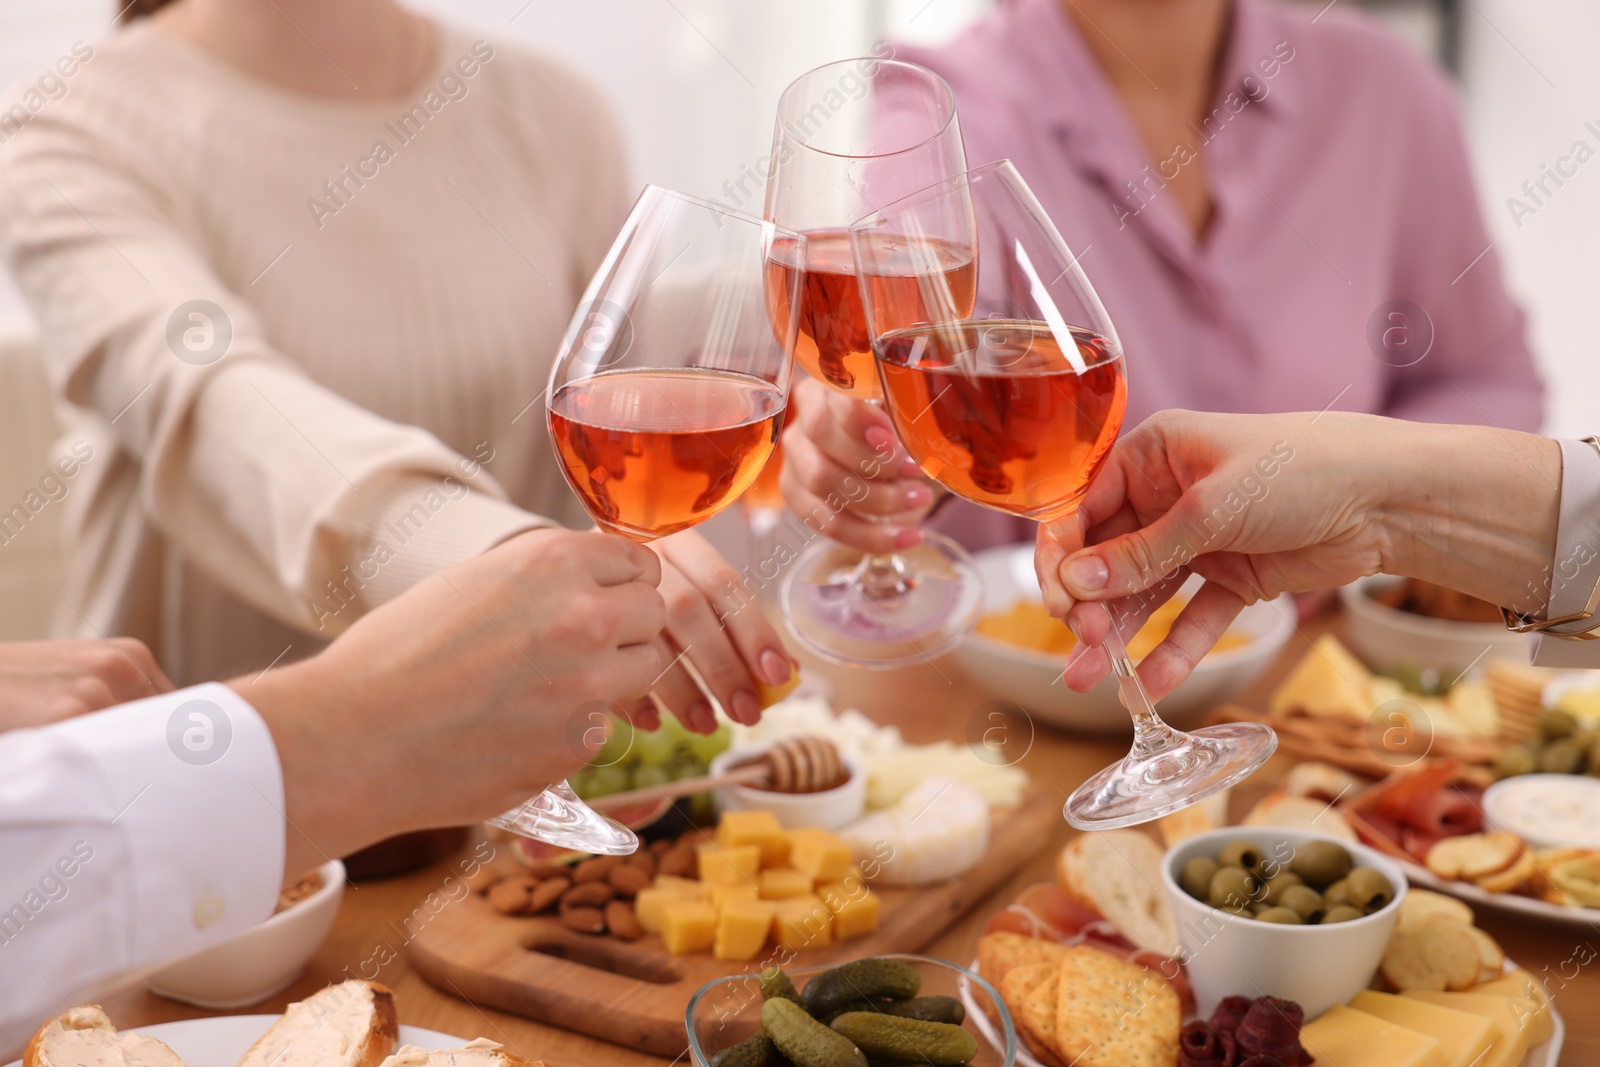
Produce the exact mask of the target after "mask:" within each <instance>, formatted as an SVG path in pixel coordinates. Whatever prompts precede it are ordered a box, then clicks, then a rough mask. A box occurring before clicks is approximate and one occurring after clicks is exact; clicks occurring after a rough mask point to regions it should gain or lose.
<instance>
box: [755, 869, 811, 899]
mask: <svg viewBox="0 0 1600 1067" xmlns="http://www.w3.org/2000/svg"><path fill="white" fill-rule="evenodd" d="M757 884H758V885H759V886H760V887H761V899H762V900H788V899H789V898H790V897H806V896H810V895H811V879H810V878H808V877H807V876H806V875H804V874H801V873H800V872H799V871H797V870H795V869H794V868H793V867H779V868H776V869H775V870H770V871H762V872H761V878H760V880H759V881H758V882H757Z"/></svg>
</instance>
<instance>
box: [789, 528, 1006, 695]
mask: <svg viewBox="0 0 1600 1067" xmlns="http://www.w3.org/2000/svg"><path fill="white" fill-rule="evenodd" d="M865 555H866V554H865V553H863V552H861V551H859V550H857V549H854V548H849V547H847V546H845V545H841V544H839V543H838V542H836V541H827V540H821V541H818V542H817V543H815V544H813V545H812V546H810V547H809V548H807V549H806V550H805V551H804V552H802V553H800V555H799V557H798V558H797V559H796V560H795V561H794V564H793V566H791V567H790V569H789V573H788V574H787V575H786V576H785V577H784V580H783V586H782V589H781V590H780V594H779V595H780V599H781V604H782V608H783V617H784V618H785V619H786V620H787V621H788V623H789V629H790V632H792V633H793V634H794V636H795V639H796V640H798V641H799V642H800V643H801V644H802V645H804V646H805V647H806V648H807V649H809V650H810V651H812V652H813V653H815V654H816V655H818V656H820V657H822V658H823V659H825V660H828V661H830V662H833V663H843V664H848V665H851V666H856V667H873V668H884V669H886V668H890V667H903V666H906V665H907V664H911V663H917V662H919V661H923V660H930V659H933V658H935V657H937V656H942V655H944V654H945V653H946V652H949V651H950V650H951V649H953V648H955V647H956V646H957V645H959V644H960V643H961V642H962V641H963V640H964V639H965V638H966V636H967V634H968V633H970V632H971V630H972V628H973V626H975V625H976V624H977V621H978V613H979V611H980V609H981V608H982V606H983V577H982V575H980V574H979V573H978V567H977V564H976V563H974V562H973V559H972V557H971V556H970V555H968V554H967V550H966V549H964V548H962V547H961V546H960V545H958V544H956V542H954V541H952V540H950V538H948V537H945V536H943V535H942V534H936V533H932V532H928V531H924V533H923V542H922V544H920V545H917V546H916V547H914V548H909V549H905V550H903V551H900V552H897V553H895V556H896V557H898V559H899V560H900V561H902V562H903V563H904V570H903V572H902V573H903V576H904V580H903V581H901V582H899V583H897V584H894V585H892V586H879V587H878V588H873V587H872V586H870V585H869V584H868V583H865V582H863V581H862V580H861V576H860V571H861V564H862V561H863V559H864V558H865Z"/></svg>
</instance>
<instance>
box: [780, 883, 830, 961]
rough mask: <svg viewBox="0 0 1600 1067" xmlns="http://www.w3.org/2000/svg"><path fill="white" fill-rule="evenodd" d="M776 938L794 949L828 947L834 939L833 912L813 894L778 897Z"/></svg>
mask: <svg viewBox="0 0 1600 1067" xmlns="http://www.w3.org/2000/svg"><path fill="white" fill-rule="evenodd" d="M772 940H773V941H775V942H777V944H778V947H779V948H783V949H787V950H788V951H790V952H799V951H801V950H802V949H808V948H826V947H827V946H828V945H830V944H832V943H833V913H832V912H830V911H829V910H828V907H827V905H825V904H823V903H822V901H820V900H818V899H817V898H816V897H813V896H804V897H790V898H789V899H788V900H780V901H777V902H776V903H775V904H774V905H773V916H772Z"/></svg>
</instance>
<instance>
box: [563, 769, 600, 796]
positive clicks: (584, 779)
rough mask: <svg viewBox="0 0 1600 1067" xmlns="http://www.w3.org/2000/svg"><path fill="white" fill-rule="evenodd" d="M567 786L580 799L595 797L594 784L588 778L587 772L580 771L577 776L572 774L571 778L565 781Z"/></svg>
mask: <svg viewBox="0 0 1600 1067" xmlns="http://www.w3.org/2000/svg"><path fill="white" fill-rule="evenodd" d="M567 784H568V785H570V786H571V787H572V791H573V792H574V793H576V794H578V796H579V797H580V798H582V797H592V796H594V795H595V791H594V782H593V780H592V779H591V778H590V777H589V771H588V770H581V771H579V772H578V773H577V774H574V775H573V776H572V777H570V778H568V779H567Z"/></svg>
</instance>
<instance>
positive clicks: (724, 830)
mask: <svg viewBox="0 0 1600 1067" xmlns="http://www.w3.org/2000/svg"><path fill="white" fill-rule="evenodd" d="M716 841H717V844H719V845H721V846H722V847H723V848H738V847H739V846H741V845H755V846H756V847H758V848H760V849H761V866H762V867H782V866H783V865H784V864H785V863H787V862H789V839H788V837H786V836H785V835H784V832H783V826H782V825H781V824H779V822H778V817H777V816H776V815H774V814H772V812H770V811H730V812H727V813H726V814H724V815H723V816H722V821H721V822H719V823H717V837H716Z"/></svg>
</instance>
